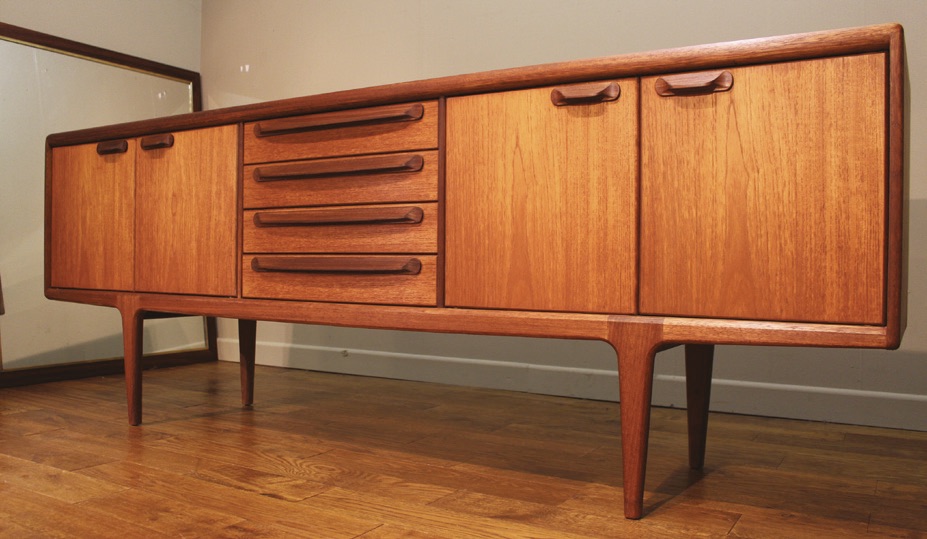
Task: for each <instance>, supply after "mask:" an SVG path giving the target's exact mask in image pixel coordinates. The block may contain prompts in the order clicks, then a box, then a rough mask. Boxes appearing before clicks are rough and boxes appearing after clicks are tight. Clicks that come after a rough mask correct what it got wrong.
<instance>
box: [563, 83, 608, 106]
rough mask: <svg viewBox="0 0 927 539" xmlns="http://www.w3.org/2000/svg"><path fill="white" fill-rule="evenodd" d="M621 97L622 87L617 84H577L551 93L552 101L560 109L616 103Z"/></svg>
mask: <svg viewBox="0 0 927 539" xmlns="http://www.w3.org/2000/svg"><path fill="white" fill-rule="evenodd" d="M619 95H621V87H620V86H618V83H617V82H608V83H605V84H603V83H601V82H598V83H594V84H575V85H571V86H564V87H562V88H554V89H553V90H551V92H550V101H551V103H553V104H554V105H557V106H558V107H562V106H565V105H590V104H594V103H605V102H607V101H614V100H616V99H618V96H619Z"/></svg>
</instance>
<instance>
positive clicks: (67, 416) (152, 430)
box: [0, 362, 927, 539]
mask: <svg viewBox="0 0 927 539" xmlns="http://www.w3.org/2000/svg"><path fill="white" fill-rule="evenodd" d="M238 381H239V378H238V365H236V364H234V363H225V362H218V363H211V364H197V365H191V366H186V367H179V368H167V369H159V370H156V371H149V372H146V373H145V384H146V385H145V422H144V423H143V425H142V426H140V427H129V426H128V425H126V422H125V390H124V387H123V380H122V378H121V377H112V376H110V377H97V378H89V379H85V380H79V381H70V382H56V383H53V384H46V385H44V386H42V385H39V386H29V387H21V388H13V389H5V390H3V391H2V392H0V474H2V475H0V499H2V500H3V502H2V503H0V536H3V537H6V536H10V537H43V538H44V537H119V538H120V539H125V538H126V537H137V536H144V537H155V538H156V537H162V536H164V537H166V536H172V537H174V536H178V535H181V534H183V535H184V536H202V537H271V538H276V537H310V538H318V537H326V538H345V539H348V538H351V539H353V538H358V537H361V538H364V539H399V538H405V539H422V538H432V539H460V538H464V537H466V538H470V537H476V538H481V537H504V538H506V539H508V538H512V537H514V538H519V537H532V538H537V537H557V538H564V537H566V538H570V537H585V538H606V537H607V538H612V537H635V538H636V537H660V538H662V537H724V536H731V537H799V538H801V537H837V536H839V537H927V433H922V432H911V431H896V430H892V429H873V428H867V427H859V426H848V425H835V424H828V423H815V422H809V421H790V420H784V419H769V418H757V417H748V416H738V415H730V414H711V419H710V421H709V425H710V426H709V437H708V451H707V460H706V467H705V470H704V471H701V472H693V471H691V470H689V468H688V464H687V451H686V443H687V436H686V422H685V411H684V410H671V409H659V408H657V409H654V410H653V411H652V423H651V433H650V457H649V459H648V468H647V483H646V485H645V487H646V491H645V497H644V506H645V518H644V519H643V520H641V521H628V520H625V519H624V518H622V517H621V499H622V489H621V484H622V474H621V466H620V462H621V460H620V459H621V451H620V430H619V419H618V418H619V416H620V407H619V405H618V404H616V403H606V402H596V401H585V400H577V399H568V398H560V397H550V396H543V395H528V394H523V393H515V392H506V391H495V390H488V389H472V388H466V387H454V386H445V385H440V384H428V383H421V382H404V381H399V380H383V379H377V378H364V377H358V376H344V375H337V374H326V373H313V372H308V371H296V370H289V369H279V368H270V367H260V366H259V367H258V368H257V387H256V402H255V406H254V407H253V408H242V406H241V404H240V400H239V399H240V393H239V387H238ZM139 526H142V527H139Z"/></svg>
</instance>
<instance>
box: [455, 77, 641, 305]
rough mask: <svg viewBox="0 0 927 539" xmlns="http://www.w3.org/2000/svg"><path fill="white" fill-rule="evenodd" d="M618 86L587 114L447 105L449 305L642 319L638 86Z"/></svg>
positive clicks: (499, 99)
mask: <svg viewBox="0 0 927 539" xmlns="http://www.w3.org/2000/svg"><path fill="white" fill-rule="evenodd" d="M618 82H619V84H620V86H621V88H622V93H621V97H620V98H619V99H618V100H617V101H612V102H608V103H602V104H591V105H586V106H580V107H556V106H553V105H552V103H551V102H550V92H551V89H550V88H541V89H536V90H525V91H520V92H507V93H499V94H485V95H478V96H468V97H459V98H452V99H448V103H447V187H446V188H447V201H446V204H447V209H446V211H447V217H446V226H447V229H446V238H445V241H446V249H447V252H446V256H447V265H446V275H445V276H446V284H445V294H446V298H445V301H446V303H447V305H449V306H457V307H487V308H509V309H535V310H553V311H579V312H615V313H632V312H634V311H635V310H636V295H635V293H636V292H635V290H636V284H637V281H636V269H637V268H636V259H637V245H636V235H637V211H636V208H637V183H636V180H637V121H636V120H637V84H636V81H634V80H625V81H618Z"/></svg>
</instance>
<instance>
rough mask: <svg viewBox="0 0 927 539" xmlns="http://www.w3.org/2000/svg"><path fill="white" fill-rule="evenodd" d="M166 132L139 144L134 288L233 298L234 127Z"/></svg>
mask: <svg viewBox="0 0 927 539" xmlns="http://www.w3.org/2000/svg"><path fill="white" fill-rule="evenodd" d="M169 135H170V137H168V135H167V134H165V135H159V136H156V137H152V138H151V139H150V144H149V143H148V142H146V138H145V137H142V138H141V139H139V150H138V166H137V179H136V181H137V186H136V210H137V215H136V223H135V239H136V243H135V282H136V289H137V290H138V291H142V292H169V293H177V294H201V295H216V296H234V295H236V294H237V271H238V270H237V268H238V263H237V260H236V250H237V239H236V236H237V227H236V222H237V215H238V213H237V181H238V180H237V178H238V176H237V163H238V159H237V148H238V127H237V126H236V125H228V126H220V127H212V128H208V129H197V130H193V131H181V132H176V133H171V134H169ZM168 142H169V144H168Z"/></svg>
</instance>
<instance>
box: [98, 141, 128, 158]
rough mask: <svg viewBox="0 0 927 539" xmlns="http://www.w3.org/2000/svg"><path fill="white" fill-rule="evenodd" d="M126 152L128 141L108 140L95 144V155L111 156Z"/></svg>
mask: <svg viewBox="0 0 927 539" xmlns="http://www.w3.org/2000/svg"><path fill="white" fill-rule="evenodd" d="M127 151H129V141H128V140H108V141H106V142H101V143H99V144H97V153H98V154H99V155H112V154H116V153H126V152H127Z"/></svg>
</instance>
